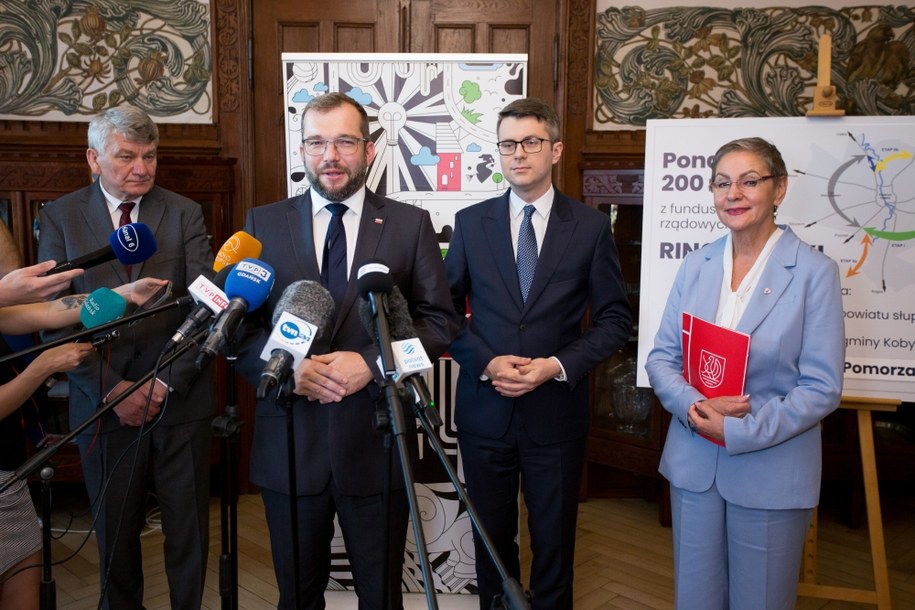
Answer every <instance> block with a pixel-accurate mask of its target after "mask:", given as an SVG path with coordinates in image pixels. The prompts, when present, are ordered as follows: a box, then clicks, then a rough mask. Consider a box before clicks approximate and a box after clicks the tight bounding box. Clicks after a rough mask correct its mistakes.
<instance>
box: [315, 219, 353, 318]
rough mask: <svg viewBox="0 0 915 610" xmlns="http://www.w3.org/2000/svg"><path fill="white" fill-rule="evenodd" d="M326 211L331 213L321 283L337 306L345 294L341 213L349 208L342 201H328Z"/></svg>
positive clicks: (343, 234)
mask: <svg viewBox="0 0 915 610" xmlns="http://www.w3.org/2000/svg"><path fill="white" fill-rule="evenodd" d="M327 209H328V211H329V212H330V213H331V214H333V217H332V218H331V219H330V224H329V225H327V237H325V239H324V260H323V263H322V265H321V283H322V284H324V287H325V288H327V290H328V291H330V294H331V296H332V297H334V302H335V303H336V304H337V306H338V307H339V306H340V303H341V302H342V301H343V295H344V294H346V282H347V275H348V274H347V272H346V229H344V227H343V215H344V214H345V213H346V211H347V210H348V209H349V208H348V207H346V205H345V204H342V203H328V204H327Z"/></svg>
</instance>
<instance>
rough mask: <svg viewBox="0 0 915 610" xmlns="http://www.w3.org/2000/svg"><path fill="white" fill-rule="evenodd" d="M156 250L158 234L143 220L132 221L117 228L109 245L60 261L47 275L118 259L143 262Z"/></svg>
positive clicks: (134, 263) (124, 261) (131, 262)
mask: <svg viewBox="0 0 915 610" xmlns="http://www.w3.org/2000/svg"><path fill="white" fill-rule="evenodd" d="M155 252H156V236H155V235H153V232H152V231H151V230H150V229H149V227H147V226H146V225H145V224H143V223H142V222H132V223H130V224H126V225H124V226H123V227H119V228H117V229H115V231H114V233H112V234H111V236H110V237H109V238H108V245H107V246H105V247H104V248H99V249H98V250H95V251H94V252H90V253H88V254H84V255H83V256H80V257H78V258H74V259H73V260H69V261H63V262H62V263H58V264H57V265H55V266H54V267H52V268H51V269H50V270H48V272H47V275H54V274H55V273H60V272H62V271H69V270H71V269H88V268H89V267H95V266H96V265H101V264H102V263H107V262H108V261H112V260H114V259H118V260H119V261H120V262H121V263H123V264H125V265H137V264H139V263H142V262H143V261H145V260H146V259H148V258H149V257H151V256H152V255H153V254H155Z"/></svg>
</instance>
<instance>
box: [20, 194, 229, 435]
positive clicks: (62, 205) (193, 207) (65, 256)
mask: <svg viewBox="0 0 915 610" xmlns="http://www.w3.org/2000/svg"><path fill="white" fill-rule="evenodd" d="M138 220H139V222H142V223H144V224H146V225H147V226H148V227H149V228H150V230H151V231H152V232H153V234H155V236H156V246H157V247H156V252H155V254H153V255H152V257H151V258H149V259H148V260H146V261H145V262H143V263H140V264H138V265H133V268H132V274H133V277H132V278H128V277H127V272H126V269H125V268H124V265H123V264H121V263H120V262H119V261H117V260H114V261H111V262H108V263H103V264H101V265H97V266H95V267H92V268H90V269H87V270H86V273H85V275H83V276H81V277H79V278H76V279H75V280H73V283H72V284H71V286H70V289H69V290H68V291H66V293H61V294H80V293H90V292H92V291H93V290H95V289H96V288H100V287H102V286H104V287H108V288H113V287H115V286H119V285H121V284H125V283H127V282H129V281H131V280H135V279H137V278H140V277H156V278H161V279H167V280H171V281H172V290H173V292H172V295H173V296H174V297H179V296H182V295H184V294H187V286H188V285H189V284H190V283H191V282H192V281H193V280H194V279H196V278H197V276H199V275H201V274H205V275H207V276H208V277H212V276H213V271H212V269H213V250H212V248H211V247H210V244H209V242H208V240H207V233H206V228H205V227H204V224H203V213H202V212H201V209H200V205H199V204H197V203H196V202H194V201H191V200H190V199H188V198H186V197H182V196H181V195H178V194H176V193H173V192H171V191H168V190H166V189H163V188H160V187H158V186H154V187H153V188H152V190H151V191H150V192H149V193H147V194H146V195H145V196H144V197H143V199H142V200H141V202H140V212H139V217H138ZM113 231H114V228H113V227H112V223H111V216H110V215H109V213H108V206H107V204H106V203H105V197H104V195H103V194H102V190H101V188H100V187H99V186H98V183H94V184H92V185H90V186H87V187H86V188H83V189H80V190H78V191H75V192H73V193H70V194H68V195H65V196H63V197H61V198H60V199H58V200H56V201H53V202H51V203H49V204H48V205H46V206H45V207H44V208H42V210H41V220H40V234H39V240H38V260H40V261H45V260H49V259H54V260H56V261H57V262H61V261H65V260H69V259H73V258H76V257H78V256H81V255H84V254H87V253H89V252H92V251H95V250H98V249H99V248H102V247H104V246H105V245H107V244H108V238H109V237H110V236H111V233H112V232H113ZM58 296H61V295H58ZM186 315H187V311H182V310H181V309H180V308H174V309H171V310H169V311H167V312H163V313H160V314H157V315H155V316H152V317H149V318H145V319H143V320H140V321H139V322H138V323H136V325H134V326H126V325H125V326H121V327H119V330H120V332H121V336H120V337H119V338H118V339H116V340H115V341H113V342H112V343H111V344H110V345H111V358H110V362H105V363H104V364H103V366H100V357H101V354H102V353H104V352H105V351H106V348H105V347H102V348H100V349H99V354H92V355H90V357H89V358H87V359H86V360H85V361H84V362H83V364H82V365H80V367H79V368H77V369H75V370H73V371H71V372H70V373H69V375H68V376H69V378H70V425H71V426H75V425H77V424H80V423H82V422H83V421H84V420H85V419H86V418H88V417H89V416H90V415H91V414H92V413H93V412H94V411H95V410H96V408H97V407H98V406H99V404H100V403H101V400H102V398H104V396H102V395H100V393H99V389H100V380H99V372H100V370H104V386H105V391H106V392H107V391H110V390H111V389H112V388H113V387H114V386H115V385H116V384H117V383H118V382H120V381H122V380H124V379H128V380H131V381H136V380H137V379H139V378H140V377H142V376H143V375H144V374H146V373H148V372H150V371H152V370H153V369H154V367H155V364H156V359H157V358H158V356H159V353H160V351H161V350H162V347H163V345H164V344H165V342H166V341H167V340H168V339H169V337H171V335H172V333H173V332H174V331H175V329H177V328H178V326H179V325H180V324H181V322H182V321H183V320H184V317H185V316H186ZM74 330H75V329H73V328H70V329H64V330H62V331H49V332H46V333H43V337H44V338H45V340H52V339H54V338H57V337H60V336H65V335H67V334H71V333H73V332H74ZM185 356H186V357H183V358H181V359H179V360H177V361H175V362H174V363H173V365H172V367H171V369H170V370H163V371H160V373H159V375H158V377H159V379H162V380H163V381H165V382H167V383H168V384H169V385H170V386H171V387H172V388H173V389H174V391H173V392H172V393H171V395H170V396H169V398H168V405H167V408H166V410H165V415H164V416H163V420H162V424H163V425H169V424H176V423H182V422H188V421H194V420H199V419H203V418H206V417H210V416H212V415H213V413H214V411H215V400H214V392H213V383H212V375H211V372H212V370H211V369H212V367H210V370H208V371H207V372H206V373H205V374H204V375H198V372H197V370H196V369H195V367H194V358H195V356H196V352H195V351H192V352H189V353H188V354H186V355H185ZM198 377H200V379H198ZM106 419H107V422H106V423H107V425H109V426H111V427H117V426H118V425H119V424H118V422H117V417H116V416H115V415H114V414H113V413H112V414H111V416H110V417H108V418H106ZM93 431H94V428H93V427H90V428H89V430H88V432H87V433H89V432H93Z"/></svg>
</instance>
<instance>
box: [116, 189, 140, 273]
mask: <svg viewBox="0 0 915 610" xmlns="http://www.w3.org/2000/svg"><path fill="white" fill-rule="evenodd" d="M135 205H137V204H136V203H134V202H133V201H125V202H124V203H122V204H121V205H119V206H118V209H119V210H121V219H120V220H119V221H118V227H119V228H120V227H123V226H124V225H129V224H130V223H131V220H130V212H132V211H133V206H135ZM124 269H125V270H127V279H128V280H129V279H130V272H131V271H133V266H132V265H124Z"/></svg>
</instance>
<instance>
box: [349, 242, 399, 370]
mask: <svg viewBox="0 0 915 610" xmlns="http://www.w3.org/2000/svg"><path fill="white" fill-rule="evenodd" d="M390 272H391V270H390V269H389V268H388V266H387V265H386V264H384V263H383V262H382V261H380V260H379V259H369V260H367V261H365V262H364V263H362V265H360V266H359V271H357V272H356V286H357V287H358V289H359V294H360V295H361V296H362V298H363V299H365V300H366V301H368V303H369V306H370V308H371V315H372V320H373V321H374V329H375V332H371V331H369V336H370V337H374V338H375V340H376V342H377V343H378V349H379V351H380V352H381V371H382V374H383V375H384V376H385V377H390V376H392V375H394V374H395V373H396V372H397V369H396V366H395V365H394V353H393V351H392V350H391V332H390V330H389V328H388V312H387V295H388V294H390V292H391V289H392V288H393V287H394V280H392V279H391V273H390Z"/></svg>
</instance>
